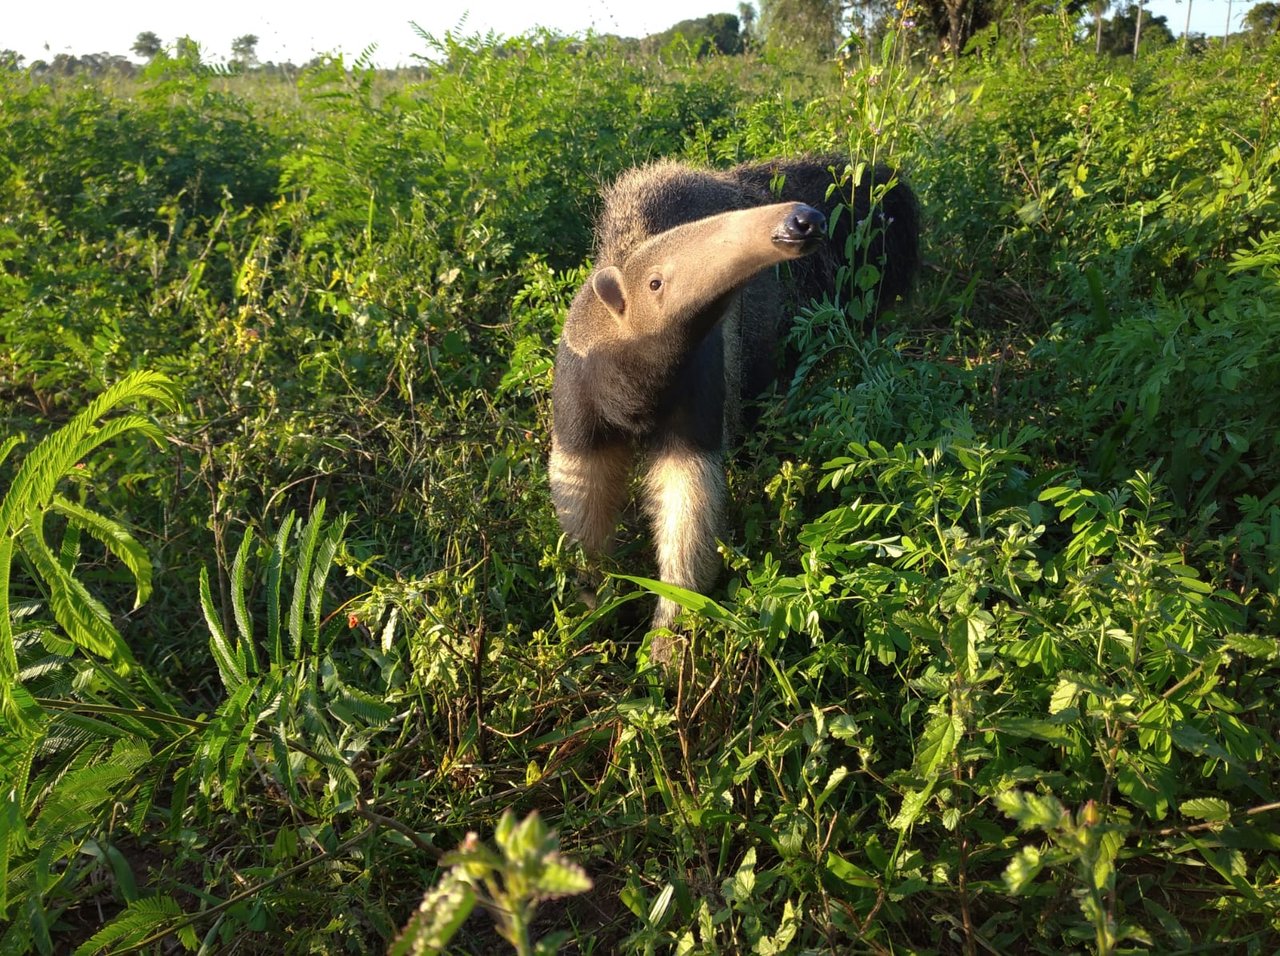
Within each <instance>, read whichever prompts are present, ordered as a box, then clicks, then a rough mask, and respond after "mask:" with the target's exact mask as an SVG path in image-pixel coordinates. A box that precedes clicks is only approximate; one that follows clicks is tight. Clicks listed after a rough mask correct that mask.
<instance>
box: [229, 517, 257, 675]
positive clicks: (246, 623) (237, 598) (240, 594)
mask: <svg viewBox="0 0 1280 956" xmlns="http://www.w3.org/2000/svg"><path fill="white" fill-rule="evenodd" d="M252 546H253V534H252V533H251V532H250V531H247V530H246V531H245V533H244V537H243V538H241V539H240V547H239V548H237V549H236V557H235V560H234V561H233V562H232V563H231V613H232V614H234V615H235V619H236V630H238V631H239V632H240V640H239V641H238V642H237V643H238V644H239V645H240V646H241V647H243V648H244V649H245V651H246V657H247V660H246V665H247V669H248V670H249V672H250V673H257V671H258V654H257V651H256V650H255V649H254V646H253V617H252V616H251V615H250V614H249V608H248V605H247V603H246V598H247V595H248V590H249V588H248V584H247V583H246V580H245V579H246V577H247V576H248V570H247V568H248V563H249V549H250V548H251V547H252Z"/></svg>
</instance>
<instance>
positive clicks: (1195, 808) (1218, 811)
mask: <svg viewBox="0 0 1280 956" xmlns="http://www.w3.org/2000/svg"><path fill="white" fill-rule="evenodd" d="M1178 810H1179V811H1181V813H1182V815H1183V816H1185V817H1195V818H1196V819H1197V820H1207V821H1209V822H1210V823H1222V822H1224V821H1226V820H1230V819H1231V804H1229V803H1227V801H1226V800H1223V799H1220V798H1218V797H1200V798H1197V799H1195V800H1187V801H1186V802H1185V803H1182V804H1179V806H1178Z"/></svg>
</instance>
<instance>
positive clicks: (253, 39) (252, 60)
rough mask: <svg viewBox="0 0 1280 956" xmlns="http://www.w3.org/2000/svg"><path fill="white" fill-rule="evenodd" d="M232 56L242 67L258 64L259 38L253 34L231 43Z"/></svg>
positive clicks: (237, 38) (247, 34)
mask: <svg viewBox="0 0 1280 956" xmlns="http://www.w3.org/2000/svg"><path fill="white" fill-rule="evenodd" d="M231 56H232V58H233V59H234V60H235V62H237V63H239V64H240V65H241V66H245V67H250V66H254V65H256V64H257V62H258V38H257V36H256V35H254V34H252V33H246V34H245V35H244V36H242V37H236V38H235V39H234V40H232V41H231Z"/></svg>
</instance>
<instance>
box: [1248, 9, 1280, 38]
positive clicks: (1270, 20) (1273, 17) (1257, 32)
mask: <svg viewBox="0 0 1280 956" xmlns="http://www.w3.org/2000/svg"><path fill="white" fill-rule="evenodd" d="M1244 25H1245V28H1246V29H1247V30H1248V31H1249V39H1250V41H1251V42H1253V43H1255V44H1257V45H1259V46H1261V45H1262V44H1264V43H1266V42H1267V41H1268V40H1270V39H1271V38H1272V37H1276V36H1280V3H1275V2H1273V0H1265V2H1264V3H1259V4H1257V5H1255V6H1254V7H1253V9H1252V10H1250V11H1249V12H1248V13H1246V14H1245V15H1244Z"/></svg>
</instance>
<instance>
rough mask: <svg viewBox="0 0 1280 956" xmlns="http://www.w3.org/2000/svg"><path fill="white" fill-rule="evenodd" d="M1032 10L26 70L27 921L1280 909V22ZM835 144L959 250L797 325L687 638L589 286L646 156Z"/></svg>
mask: <svg viewBox="0 0 1280 956" xmlns="http://www.w3.org/2000/svg"><path fill="white" fill-rule="evenodd" d="M424 42H425V41H424ZM1010 42H1011V40H1010V38H1009V37H1007V36H1006V37H1005V38H1003V39H997V38H994V37H992V38H989V42H987V41H984V43H983V44H982V47H983V52H982V53H981V55H978V56H974V57H971V58H969V59H967V60H965V61H962V62H961V63H959V64H957V65H951V64H940V63H939V62H938V61H936V60H934V61H933V62H924V61H922V60H920V61H911V62H909V61H908V59H907V58H906V57H905V56H903V55H901V54H900V51H901V50H902V49H903V48H902V47H895V46H894V41H893V38H892V35H891V36H890V39H889V40H888V41H887V42H886V45H885V46H884V47H883V48H882V49H878V50H869V51H862V53H861V54H860V55H859V57H857V58H854V59H850V60H845V61H843V62H842V63H841V64H840V65H839V67H838V68H837V67H833V66H831V65H830V64H827V65H825V66H821V67H809V68H806V69H792V68H790V67H788V65H787V64H786V63H785V61H775V60H773V59H770V60H761V59H759V58H756V57H754V56H746V57H738V58H733V59H727V58H714V57H713V58H709V59H696V58H694V56H693V51H690V50H688V48H687V47H681V46H680V45H679V44H676V45H675V46H673V47H669V48H667V49H665V50H663V51H660V52H659V53H657V54H655V55H654V56H653V57H652V58H644V57H639V56H637V55H635V54H627V55H623V54H622V53H620V52H619V51H618V49H617V48H616V47H613V46H611V45H610V44H608V43H606V42H603V41H600V42H596V41H588V42H577V41H573V42H571V41H565V40H561V39H557V38H553V37H546V36H532V37H528V38H524V39H521V40H518V41H513V42H502V43H499V42H497V41H494V40H491V39H489V40H485V39H479V38H473V39H468V40H459V39H457V38H453V37H447V38H445V39H444V40H443V41H440V42H439V43H435V44H433V45H432V47H431V49H430V53H431V55H432V58H433V60H434V63H435V64H436V65H435V66H434V67H433V68H432V69H431V70H430V71H429V73H428V75H427V76H426V78H425V79H423V80H421V81H420V82H413V83H409V82H403V81H402V82H393V81H389V80H387V79H386V78H385V77H382V78H379V77H377V76H376V75H375V74H374V73H373V72H371V71H369V70H366V69H363V68H362V64H356V65H355V67H354V68H351V66H350V65H347V66H345V67H344V65H343V64H342V63H340V62H334V63H329V64H327V65H325V66H321V67H317V68H312V69H310V70H308V71H307V72H306V73H305V74H304V75H303V76H302V78H301V80H300V81H299V82H298V84H297V85H296V86H292V85H285V84H283V83H280V82H279V81H276V80H269V79H267V78H264V77H257V78H255V77H252V76H245V77H218V76H211V75H210V74H208V73H207V72H204V71H202V70H200V69H197V68H195V66H194V65H193V64H192V63H190V62H187V61H184V60H182V59H181V58H179V59H176V60H174V59H168V58H159V59H158V60H157V61H156V62H155V63H153V64H152V66H151V67H149V68H148V70H147V71H146V73H145V74H144V75H143V76H142V77H141V78H139V79H137V80H130V81H125V80H115V81H101V82H97V83H93V84H83V83H81V82H78V81H76V80H67V81H58V82H57V83H54V84H52V85H49V84H48V83H43V82H36V81H33V80H31V79H30V78H27V77H24V76H22V75H20V74H16V73H11V74H8V75H6V76H4V77H3V78H0V109H2V110H3V125H4V129H5V135H4V137H2V138H0V338H2V339H3V341H4V343H5V347H4V349H3V350H0V409H2V410H3V414H4V417H5V420H6V421H7V423H8V427H7V429H6V435H7V437H5V438H3V439H0V491H2V492H3V497H2V502H3V503H2V504H0V708H2V709H3V736H2V737H0V951H4V952H25V951H36V952H53V951H59V952H62V951H69V950H71V949H74V948H76V947H79V950H78V951H79V952H84V953H95V952H126V951H132V950H138V949H150V950H155V951H161V950H163V951H172V949H173V948H175V947H176V946H178V945H180V946H181V947H184V948H187V949H196V948H200V947H203V949H204V951H208V952H212V951H219V952H234V951H244V952H257V951H265V950H268V949H271V950H278V949H279V948H280V947H281V946H284V947H285V948H286V949H288V950H289V951H291V952H293V951H299V952H303V951H306V952H312V951H314V952H339V951H349V952H369V951H373V950H376V949H379V948H382V947H384V946H385V945H386V944H387V943H388V942H389V941H390V940H393V939H395V938H396V936H397V934H398V933H399V931H400V928H401V927H403V926H404V925H405V924H406V922H407V921H408V920H409V919H410V916H411V914H413V913H414V912H415V911H417V912H418V916H417V917H416V918H415V922H414V925H413V933H411V934H410V936H409V937H406V939H405V948H407V947H408V944H409V942H413V941H417V942H426V941H428V940H429V939H430V938H432V937H433V936H434V937H435V938H437V939H438V938H443V936H445V935H447V933H448V932H449V931H452V930H454V929H456V928H457V923H458V921H459V920H460V919H461V918H462V917H463V916H464V915H465V913H466V911H467V909H468V908H469V907H470V906H471V905H472V904H474V903H476V902H479V903H480V904H482V907H483V906H484V905H485V904H488V905H489V906H490V907H491V908H492V909H493V910H494V912H495V913H496V914H497V916H498V923H497V924H496V926H497V927H498V928H495V923H494V922H493V921H492V920H490V919H489V918H488V917H487V916H484V915H483V914H481V913H479V912H477V913H476V914H475V915H472V916H471V917H470V919H469V920H468V921H467V922H466V923H465V924H464V925H462V928H461V929H460V930H458V932H457V935H456V936H455V937H454V946H456V947H457V951H460V952H475V953H491V952H497V951H500V950H501V949H502V948H503V947H505V945H506V944H504V943H502V942H501V941H500V939H499V936H498V933H499V932H501V933H503V934H505V935H507V936H508V937H509V938H511V939H514V940H516V941H519V942H523V941H524V940H525V939H526V938H527V937H529V936H535V937H545V936H547V935H549V934H551V933H553V932H563V933H566V934H568V942H567V943H565V944H564V946H565V949H566V950H567V951H573V952H582V953H592V952H594V953H606V952H655V951H659V950H662V951H668V950H672V949H674V950H675V951H677V952H681V953H710V952H746V951H752V952H759V953H779V952H784V951H797V952H798V951H812V952H833V953H845V952H864V951H866V952H885V953H887V952H891V951H892V952H901V951H919V952H964V953H976V952H979V951H984V952H1009V951H1037V952H1044V953H1061V952H1075V951H1082V952H1083V951H1096V952H1115V951H1117V950H1119V949H1125V948H1135V947H1144V946H1145V947H1147V948H1148V949H1150V950H1151V951H1154V952H1166V953H1167V952H1190V951H1199V949H1200V947H1208V946H1210V945H1212V946H1215V947H1225V948H1226V949H1228V950H1229V951H1232V952H1245V953H1267V952H1274V951H1276V949H1277V947H1280V854H1278V853H1277V850H1278V849H1280V837H1277V835H1276V833H1277V825H1276V821H1277V819H1280V817H1278V814H1280V754H1278V753H1277V746H1276V741H1277V733H1278V732H1280V720H1278V718H1280V706H1278V705H1277V703H1276V699H1277V694H1280V666H1278V661H1280V653H1278V652H1277V632H1278V631H1280V619H1278V616H1277V594H1278V593H1280V579H1278V575H1280V500H1278V499H1280V486H1278V485H1277V480H1276V479H1277V476H1278V475H1280V444H1278V441H1277V440H1278V438H1280V434H1278V429H1280V402H1277V400H1276V399H1277V395H1280V135H1277V126H1276V114H1277V108H1278V107H1280V87H1277V85H1276V83H1275V81H1274V79H1270V78H1274V77H1277V76H1280V46H1277V45H1275V44H1272V45H1271V46H1270V47H1267V48H1265V49H1261V50H1251V51H1247V50H1244V49H1234V48H1228V49H1226V50H1222V49H1213V50H1209V51H1206V52H1204V53H1203V54H1202V55H1199V56H1192V57H1184V56H1183V55H1182V54H1181V53H1180V52H1179V51H1176V50H1172V49H1170V50H1163V51H1158V52H1155V53H1152V54H1150V55H1148V56H1145V57H1144V58H1142V59H1141V60H1139V61H1138V62H1137V63H1131V62H1126V61H1113V60H1112V59H1110V58H1106V59H1103V60H1099V59H1096V58H1095V57H1094V55H1093V53H1092V49H1091V46H1089V45H1087V43H1086V41H1080V40H1077V39H1076V38H1075V37H1074V36H1073V31H1072V29H1071V24H1070V23H1067V22H1064V21H1061V20H1058V19H1054V18H1045V19H1040V20H1036V21H1034V22H1032V23H1029V24H1028V25H1027V27H1026V30H1025V31H1024V32H1022V33H1020V34H1019V35H1018V37H1017V44H1016V45H1015V46H1009V45H1008V44H1009V43H1010ZM811 149H837V150H843V151H847V152H848V154H849V156H850V157H851V159H854V160H859V159H876V160H888V161H892V162H896V163H898V164H899V165H900V166H901V167H902V168H903V169H904V170H905V172H906V173H907V175H908V176H909V178H910V179H911V181H912V182H913V184H914V185H915V187H916V189H917V190H918V191H919V193H920V194H921V196H922V199H923V202H924V206H925V211H926V218H927V223H928V226H927V237H926V250H925V251H926V259H927V269H926V274H925V275H924V276H923V278H922V282H921V287H920V289H919V292H918V293H917V295H916V297H915V298H914V300H913V301H912V302H910V303H908V304H907V305H906V306H904V307H903V308H900V309H899V310H898V314H897V315H896V316H891V317H888V318H887V319H886V320H884V321H883V322H882V324H881V327H880V328H879V330H878V331H877V332H876V333H875V334H874V335H870V336H864V335H863V334H862V333H861V331H860V330H861V328H862V321H861V319H862V316H863V314H864V311H865V309H866V307H867V298H866V293H865V289H866V287H867V286H869V285H870V284H872V282H873V280H874V277H873V276H870V275H868V273H867V271H866V270H865V269H864V270H859V271H855V272H853V273H852V274H851V275H850V276H849V278H848V286H847V288H846V289H844V290H843V293H842V295H841V296H840V303H842V304H843V305H841V304H839V303H831V302H827V303H815V304H814V305H813V306H812V307H811V308H809V309H806V310H804V311H803V313H802V314H801V315H800V316H798V317H797V319H796V321H795V323H794V326H793V328H792V330H791V333H790V338H789V344H790V348H791V350H792V352H793V355H794V359H795V367H796V369H797V370H796V372H795V374H794V376H792V377H789V378H788V380H786V381H784V382H782V383H781V384H780V385H779V386H778V387H777V389H776V391H775V392H774V393H773V394H771V395H770V396H768V397H766V398H765V399H764V401H763V402H762V413H761V427H760V429H759V430H758V432H757V433H756V434H754V435H752V436H751V437H750V438H749V439H748V440H747V442H746V447H745V449H744V450H743V452H742V454H741V455H740V456H739V457H738V459H737V460H736V462H735V465H734V467H733V468H732V471H731V488H732V493H733V499H734V501H735V506H734V508H733V516H732V526H733V528H734V536H733V539H732V540H730V541H727V542H725V546H724V558H725V565H726V571H725V574H724V578H723V581H722V585H721V586H720V587H719V588H718V589H717V590H716V591H715V593H714V594H712V595H711V596H710V598H700V597H698V596H696V595H687V594H677V595H676V597H677V598H679V599H680V600H681V602H682V603H684V604H686V606H687V607H688V608H689V611H688V613H687V617H686V625H687V628H688V630H689V631H690V632H691V633H692V635H693V638H692V648H691V653H690V655H689V657H688V658H687V660H686V667H685V669H684V671H683V672H682V674H681V675H680V677H679V679H678V680H677V681H675V682H674V684H668V683H667V682H665V681H664V680H663V679H662V677H661V675H659V674H657V673H655V672H654V671H652V670H651V669H650V668H649V667H648V666H647V643H646V635H645V626H644V621H645V619H646V616H647V613H648V609H649V603H648V602H649V601H651V600H652V597H651V592H652V591H653V590H654V589H655V588H657V587H660V586H659V585H655V584H654V583H652V582H648V581H646V580H645V579H644V578H643V575H645V574H647V573H651V571H652V565H651V560H650V558H649V557H648V554H647V550H646V545H645V541H644V538H643V535H642V534H640V533H639V529H638V528H636V527H635V525H636V522H635V521H634V516H633V520H632V521H631V526H632V531H630V532H628V535H627V537H626V542H627V543H626V544H625V545H624V547H623V548H622V550H621V553H620V554H619V556H618V570H619V571H620V572H625V573H626V575H627V576H626V577H615V578H613V579H612V583H611V590H610V592H609V594H608V596H607V599H606V600H604V601H603V602H602V604H601V605H600V606H599V607H598V608H596V609H594V610H591V611H588V610H587V609H585V608H583V607H582V606H581V605H579V604H576V603H575V594H576V588H575V586H574V575H575V572H576V570H577V568H578V564H579V558H578V556H577V555H575V554H574V552H573V550H572V549H570V548H568V547H567V546H566V545H565V544H564V542H562V541H560V540H558V528H557V525H556V522H555V519H554V516H553V515H552V513H551V509H550V504H549V500H548V495H547V489H546V483H545V475H544V462H545V456H546V451H547V438H546V435H547V426H548V421H549V408H548V395H549V384H550V369H551V356H552V354H553V348H554V342H555V338H556V333H557V323H558V321H559V320H560V319H561V318H562V316H563V313H564V309H565V306H566V303H567V300H568V297H569V296H570V295H571V294H572V292H573V291H574V289H575V287H576V285H577V284H578V283H580V282H581V280H582V278H583V277H584V275H585V274H586V272H585V269H586V263H588V261H589V256H590V253H591V249H590V234H589V223H590V219H591V216H592V213H593V210H594V208H595V203H596V195H597V189H598V186H599V185H600V183H601V182H602V181H607V180H608V179H609V178H611V177H612V176H613V175H614V174H616V173H617V172H618V171H619V170H621V169H623V168H626V167H628V166H630V165H632V164H635V163H637V162H640V161H642V160H645V159H647V158H650V157H657V156H681V157H685V158H687V159H689V160H692V161H696V162H702V163H710V164H715V165H725V164H730V163H733V162H737V161H741V160H745V159H750V158H755V157H765V156H772V155H778V154H787V153H795V152H800V151H804V150H811ZM535 810H536V811H537V812H538V814H539V817H538V818H532V817H527V815H528V814H529V813H530V812H531V811H535ZM504 811H511V813H512V814H513V815H512V816H507V817H506V818H505V819H504V818H503V814H504ZM516 820H523V821H524V822H522V823H519V824H517V823H516V822H515V821H516ZM500 821H501V822H500ZM544 826H549V827H551V828H553V829H555V830H556V831H558V833H559V843H558V851H557V843H556V840H555V838H554V837H553V836H552V835H551V834H550V833H548V832H547V831H546V830H545V829H544ZM495 829H496V831H497V837H498V840H497V842H498V847H499V848H498V850H496V851H495V850H493V849H490V848H489V847H490V845H491V838H492V836H493V834H494V833H495ZM469 832H474V833H476V834H478V837H479V839H478V840H477V839H476V838H468V837H467V834H468V833H469ZM464 839H465V842H464ZM460 843H462V844H463V846H462V849H461V850H460V851H458V852H457V853H456V854H455V855H450V851H453V850H454V848H456V847H458V846H459V844H460ZM558 854H563V857H562V856H560V855H558ZM455 863H456V864H457V865H458V866H459V867H461V869H451V867H453V866H454V864H455ZM578 867H580V868H581V869H578ZM588 880H589V881H590V882H591V883H593V884H594V890H593V892H591V893H589V894H581V893H579V892H578V891H580V890H582V889H583V888H584V887H585V886H586V885H587V881H588ZM428 887H438V888H437V889H436V890H435V891H433V893H432V895H431V896H429V897H428V900H427V904H426V905H425V907H424V908H423V909H422V910H420V911H419V910H418V904H419V903H420V902H421V901H422V898H423V897H422V893H423V891H424V890H425V889H427V888H428ZM552 897H555V898H558V901H557V902H554V903H544V905H543V906H542V907H541V908H539V909H538V910H537V913H536V914H534V913H533V904H534V903H535V902H537V901H538V900H539V899H541V898H552ZM415 934H416V935H415ZM160 940H167V942H166V943H159V942H157V941H160ZM546 951H549V948H548V950H546Z"/></svg>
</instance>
